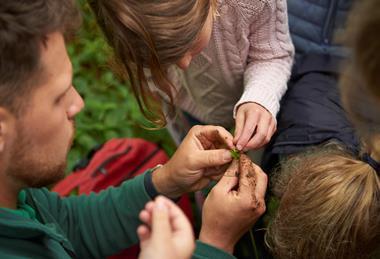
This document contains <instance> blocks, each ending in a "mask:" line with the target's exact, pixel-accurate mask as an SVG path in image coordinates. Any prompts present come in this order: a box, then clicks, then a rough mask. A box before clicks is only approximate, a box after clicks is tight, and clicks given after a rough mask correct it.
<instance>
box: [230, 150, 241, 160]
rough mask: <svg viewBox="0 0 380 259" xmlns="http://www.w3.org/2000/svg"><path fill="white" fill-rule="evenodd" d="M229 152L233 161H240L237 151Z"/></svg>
mask: <svg viewBox="0 0 380 259" xmlns="http://www.w3.org/2000/svg"><path fill="white" fill-rule="evenodd" d="M230 152H231V156H232V157H233V158H234V159H236V160H239V159H240V152H239V150H237V149H232V150H230Z"/></svg>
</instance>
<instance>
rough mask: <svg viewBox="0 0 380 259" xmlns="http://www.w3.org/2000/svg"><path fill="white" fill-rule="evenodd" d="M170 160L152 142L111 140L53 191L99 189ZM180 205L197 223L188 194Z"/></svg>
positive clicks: (132, 251)
mask: <svg viewBox="0 0 380 259" xmlns="http://www.w3.org/2000/svg"><path fill="white" fill-rule="evenodd" d="M167 161H168V156H167V155H166V153H165V152H164V151H163V150H162V149H161V148H160V147H158V146H157V145H156V144H154V143H152V142H149V141H146V140H143V139H133V138H122V139H111V140H109V141H107V142H106V143H104V144H103V145H101V146H98V147H96V148H95V149H93V150H92V151H91V152H90V153H89V154H88V156H87V158H85V159H83V160H81V161H80V162H79V163H78V164H77V165H76V166H75V167H74V170H73V172H72V173H71V174H69V175H68V176H67V177H66V178H65V179H63V180H62V181H60V182H59V183H58V184H57V185H55V186H54V187H53V189H52V191H54V192H57V193H59V194H60V195H61V196H68V195H70V194H71V193H77V194H89V193H91V192H99V191H101V190H103V189H106V188H107V187H109V186H118V185H120V184H121V183H122V182H123V181H125V180H128V179H131V178H133V177H135V176H137V175H139V174H142V173H144V172H145V171H146V170H148V169H150V168H153V167H155V166H156V165H157V164H165V163H166V162H167ZM178 205H179V206H180V207H181V208H182V210H183V211H184V212H185V214H186V215H187V217H188V218H189V220H190V222H193V215H192V211H191V204H190V199H189V197H188V196H186V195H184V196H183V197H182V198H181V199H180V200H179V202H178ZM138 253H139V248H138V246H133V247H131V248H128V249H126V250H124V251H123V252H122V253H121V254H119V255H117V256H112V257H110V258H137V257H138Z"/></svg>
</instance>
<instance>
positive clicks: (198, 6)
mask: <svg viewBox="0 0 380 259" xmlns="http://www.w3.org/2000/svg"><path fill="white" fill-rule="evenodd" d="M89 2H90V4H91V6H92V8H93V10H94V13H95V15H96V17H97V19H98V22H99V24H100V26H101V28H102V30H103V32H104V34H105V36H106V38H107V39H108V43H109V44H110V45H111V47H112V48H113V50H114V52H115V55H116V58H117V63H118V64H119V66H120V70H121V71H122V72H123V74H124V76H125V78H126V79H128V80H129V82H130V85H131V87H132V90H133V92H134V95H135V96H136V99H137V101H138V104H139V107H140V110H141V111H142V113H143V115H144V116H145V117H146V118H147V119H149V120H151V121H152V122H154V123H156V124H157V125H159V126H164V125H165V124H166V120H165V116H164V114H163V111H162V107H161V105H160V98H159V96H158V95H156V94H155V93H154V92H152V90H151V89H149V87H148V86H147V82H148V78H147V76H146V74H145V72H144V68H147V69H149V70H150V73H151V79H152V81H153V82H154V84H155V86H156V87H157V90H159V92H160V93H161V94H164V95H166V96H167V97H168V99H169V100H170V101H169V102H170V104H171V108H172V109H171V111H173V110H174V109H173V107H174V97H173V91H174V90H175V88H174V86H173V85H172V83H171V82H170V80H169V78H168V75H167V69H168V67H169V66H170V65H172V64H175V63H176V62H177V61H178V60H180V59H181V58H182V57H183V56H184V55H185V53H186V52H187V51H188V50H190V48H191V47H192V46H193V44H194V42H195V41H196V40H197V37H198V35H199V33H200V32H201V30H202V28H203V26H204V24H205V22H206V19H207V17H208V14H209V11H210V8H211V7H212V6H214V5H215V3H216V0H145V1H141V0H89Z"/></svg>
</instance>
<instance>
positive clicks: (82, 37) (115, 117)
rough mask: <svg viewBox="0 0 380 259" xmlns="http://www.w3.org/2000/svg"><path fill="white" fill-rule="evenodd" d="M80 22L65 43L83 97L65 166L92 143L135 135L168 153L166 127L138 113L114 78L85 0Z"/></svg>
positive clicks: (108, 53) (171, 147)
mask: <svg viewBox="0 0 380 259" xmlns="http://www.w3.org/2000/svg"><path fill="white" fill-rule="evenodd" d="M79 3H80V6H81V9H82V15H83V24H82V27H81V29H80V31H79V33H78V35H77V37H75V39H74V40H73V41H72V42H71V43H70V44H69V45H68V52H69V55H70V57H71V60H72V63H73V68H74V81H73V83H74V85H75V87H76V89H77V90H78V92H79V93H80V94H81V96H82V97H83V99H84V100H85V104H86V106H85V109H84V110H83V111H82V112H81V113H80V114H79V115H78V116H77V118H76V128H77V132H76V137H75V140H74V144H73V148H72V151H71V152H70V154H69V158H68V159H69V163H68V166H69V169H70V168H71V167H72V165H73V164H74V163H75V162H76V161H77V160H78V159H80V158H81V157H83V156H84V155H85V154H86V153H87V152H88V151H89V150H90V149H91V148H92V147H93V146H95V145H96V144H99V143H102V142H104V141H106V140H108V139H110V138H115V137H119V138H120V137H139V138H144V139H147V140H150V141H153V142H155V143H157V144H159V145H160V146H161V147H163V148H164V149H165V151H166V152H167V153H168V154H169V155H171V154H172V153H173V151H174V148H175V145H174V143H173V142H172V140H171V138H170V136H169V134H168V133H167V131H166V130H154V131H153V130H146V129H143V128H141V126H140V125H144V126H148V127H152V126H153V125H151V124H149V123H148V122H147V121H146V120H145V119H144V118H143V116H142V114H141V112H140V110H139V108H138V105H137V102H136V100H135V98H134V96H133V94H132V92H131V91H130V89H129V88H128V84H127V83H126V82H122V81H121V80H118V78H117V77H116V76H115V75H114V74H113V73H112V71H111V69H110V66H109V64H110V63H111V61H112V51H111V50H110V48H109V47H108V46H107V43H106V42H105V40H104V37H103V35H102V34H101V32H100V30H99V28H98V26H97V24H96V21H95V18H94V15H93V13H92V12H91V10H90V7H89V6H88V4H87V2H86V1H85V0H80V1H79Z"/></svg>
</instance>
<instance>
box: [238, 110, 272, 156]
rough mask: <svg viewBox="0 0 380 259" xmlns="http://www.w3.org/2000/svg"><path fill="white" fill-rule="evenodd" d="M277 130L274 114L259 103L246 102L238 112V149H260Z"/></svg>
mask: <svg viewBox="0 0 380 259" xmlns="http://www.w3.org/2000/svg"><path fill="white" fill-rule="evenodd" d="M275 131H276V121H275V118H274V117H273V116H272V114H271V113H270V112H269V111H268V110H266V109H265V108H264V107H263V106H261V105H260V104H257V103H244V104H242V105H240V106H239V108H238V110H237V114H236V126H235V137H234V144H235V145H236V148H237V149H238V150H243V151H247V150H250V149H259V148H261V147H262V146H264V145H265V144H267V143H268V142H269V141H270V139H271V137H272V136H273V134H274V132H275Z"/></svg>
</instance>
